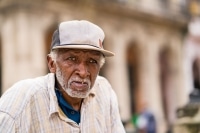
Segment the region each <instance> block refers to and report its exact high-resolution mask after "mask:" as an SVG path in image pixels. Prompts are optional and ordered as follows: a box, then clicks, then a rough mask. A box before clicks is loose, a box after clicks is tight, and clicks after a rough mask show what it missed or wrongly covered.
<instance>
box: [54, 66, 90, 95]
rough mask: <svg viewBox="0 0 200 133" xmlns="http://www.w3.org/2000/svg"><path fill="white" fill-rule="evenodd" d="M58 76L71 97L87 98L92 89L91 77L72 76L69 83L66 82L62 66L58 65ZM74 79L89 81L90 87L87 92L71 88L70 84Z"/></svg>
mask: <svg viewBox="0 0 200 133" xmlns="http://www.w3.org/2000/svg"><path fill="white" fill-rule="evenodd" d="M56 78H57V81H58V82H59V84H60V85H61V87H62V88H63V89H64V91H65V92H66V93H67V94H68V95H69V96H71V97H74V98H86V97H87V96H88V95H89V93H90V90H91V82H90V80H89V79H80V78H79V77H70V79H69V81H68V83H65V80H64V77H63V74H62V72H61V70H60V68H59V67H58V66H57V69H56ZM72 81H82V82H87V83H88V86H89V87H88V89H87V90H86V91H85V92H80V91H78V90H73V89H71V88H70V84H71V82H72Z"/></svg>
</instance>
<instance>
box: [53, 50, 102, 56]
mask: <svg viewBox="0 0 200 133" xmlns="http://www.w3.org/2000/svg"><path fill="white" fill-rule="evenodd" d="M67 53H69V54H79V53H85V54H91V55H96V56H100V55H102V53H101V52H99V51H96V50H87V49H57V54H67Z"/></svg>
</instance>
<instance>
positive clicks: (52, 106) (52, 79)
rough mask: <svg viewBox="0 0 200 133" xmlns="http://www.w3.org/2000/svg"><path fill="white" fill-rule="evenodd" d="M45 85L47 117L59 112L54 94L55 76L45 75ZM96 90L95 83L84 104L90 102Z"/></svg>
mask: <svg viewBox="0 0 200 133" xmlns="http://www.w3.org/2000/svg"><path fill="white" fill-rule="evenodd" d="M47 84H48V92H49V98H50V103H49V104H50V110H49V117H50V116H51V115H53V114H54V113H58V112H59V105H58V100H57V97H56V93H55V74H54V73H49V74H48V75H47ZM97 88H98V83H97V82H96V81H95V84H94V86H93V87H92V89H91V91H90V93H89V96H88V97H87V98H85V99H84V103H86V102H88V101H90V100H91V99H92V98H93V97H94V96H95V94H96V91H95V90H96V89H97Z"/></svg>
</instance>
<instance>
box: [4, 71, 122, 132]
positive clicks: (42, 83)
mask: <svg viewBox="0 0 200 133" xmlns="http://www.w3.org/2000/svg"><path fill="white" fill-rule="evenodd" d="M0 132H1V133H80V132H81V133H125V130H124V127H123V125H122V122H121V119H120V115H119V109H118V102H117V97H116V94H115V93H114V91H113V89H112V88H111V86H110V84H109V83H108V81H107V80H106V79H105V78H103V77H100V76H98V77H97V79H96V82H95V84H94V87H93V88H92V90H91V92H90V94H89V96H88V97H87V98H85V99H84V100H83V103H82V106H81V121H80V123H79V124H77V123H76V122H74V121H72V120H71V119H69V118H67V116H66V115H65V114H64V113H63V112H62V110H61V109H60V107H59V105H58V102H57V97H56V94H55V75H54V74H53V73H50V74H48V75H46V76H43V77H38V78H35V79H27V80H23V81H19V82H18V83H16V84H14V85H13V86H12V87H11V88H10V89H8V90H7V91H6V92H5V93H4V95H3V96H2V97H1V98H0Z"/></svg>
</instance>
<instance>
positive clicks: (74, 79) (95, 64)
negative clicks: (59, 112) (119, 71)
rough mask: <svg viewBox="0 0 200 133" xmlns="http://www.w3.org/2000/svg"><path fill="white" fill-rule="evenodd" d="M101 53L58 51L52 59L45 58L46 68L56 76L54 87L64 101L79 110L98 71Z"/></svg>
mask: <svg viewBox="0 0 200 133" xmlns="http://www.w3.org/2000/svg"><path fill="white" fill-rule="evenodd" d="M100 56H101V53H100V52H98V51H92V50H78V49H59V50H58V53H57V56H56V58H55V59H53V58H52V57H51V56H50V55H48V56H47V61H48V67H49V70H50V72H51V73H55V75H56V85H57V87H58V89H59V90H60V92H61V93H62V95H63V97H64V99H65V100H66V101H67V102H68V103H69V104H70V105H71V106H72V107H73V108H74V109H75V110H77V111H78V110H80V107H81V103H82V99H83V98H85V97H87V96H88V94H89V92H90V90H91V88H92V86H93V85H94V82H95V80H96V77H97V75H98V73H99V70H100Z"/></svg>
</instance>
